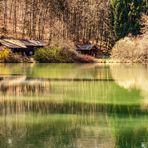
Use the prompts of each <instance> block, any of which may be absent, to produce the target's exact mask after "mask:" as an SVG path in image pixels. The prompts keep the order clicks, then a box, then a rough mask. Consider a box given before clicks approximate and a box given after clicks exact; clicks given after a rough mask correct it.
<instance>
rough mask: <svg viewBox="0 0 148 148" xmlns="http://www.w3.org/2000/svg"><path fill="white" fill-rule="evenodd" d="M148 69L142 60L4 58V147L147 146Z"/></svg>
mask: <svg viewBox="0 0 148 148" xmlns="http://www.w3.org/2000/svg"><path fill="white" fill-rule="evenodd" d="M2 69H3V70H2ZM147 74H148V70H147V68H146V67H143V66H141V65H135V66H131V65H130V66H127V65H122V66H121V65H120V66H118V65H114V66H106V65H96V64H95V65H90V64H88V65H78V64H37V65H29V64H28V65H23V64H21V65H20V64H18V65H10V64H8V65H7V64H6V65H3V64H2V65H1V69H0V147H4V148H5V147H7V148H9V147H14V148H20V147H23V148H94V147H96V148H97V147H98V148H130V147H133V148H139V147H148V116H147V115H148V110H147V109H146V108H147V107H146V105H145V101H144V100H145V99H147V98H148V93H147V89H146V87H147V84H148V79H147ZM142 82H143V83H142Z"/></svg>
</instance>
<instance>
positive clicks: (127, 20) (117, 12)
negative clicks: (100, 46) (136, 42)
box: [110, 0, 145, 39]
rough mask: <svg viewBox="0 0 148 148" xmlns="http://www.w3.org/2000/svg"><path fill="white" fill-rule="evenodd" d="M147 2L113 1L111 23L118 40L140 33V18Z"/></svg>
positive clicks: (143, 0)
mask: <svg viewBox="0 0 148 148" xmlns="http://www.w3.org/2000/svg"><path fill="white" fill-rule="evenodd" d="M144 5H145V0H111V1H110V6H111V23H112V28H113V32H114V34H115V36H116V39H120V38H122V37H124V36H126V35H128V34H129V33H132V34H133V35H136V34H138V33H139V32H140V16H141V12H142V11H143V10H144V9H143V6H144Z"/></svg>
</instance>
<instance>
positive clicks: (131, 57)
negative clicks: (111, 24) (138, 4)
mask: <svg viewBox="0 0 148 148" xmlns="http://www.w3.org/2000/svg"><path fill="white" fill-rule="evenodd" d="M143 21H144V28H142V30H143V35H141V36H137V37H125V38H123V39H120V40H119V41H118V42H117V43H116V44H115V46H114V47H113V49H112V59H116V60H120V61H121V62H138V63H147V62H148V44H147V40H148V30H147V27H148V17H147V16H145V15H144V16H143Z"/></svg>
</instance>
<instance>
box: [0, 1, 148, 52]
mask: <svg viewBox="0 0 148 148" xmlns="http://www.w3.org/2000/svg"><path fill="white" fill-rule="evenodd" d="M147 3H148V2H147V0H122V1H120V0H73V1H69V0H0V24H1V25H0V34H1V36H8V37H14V38H30V39H39V40H44V41H45V42H46V43H48V44H55V43H56V42H58V41H63V40H71V41H79V40H82V39H85V40H93V41H94V42H97V43H98V44H99V45H100V46H101V47H103V48H106V49H111V47H112V46H113V44H114V43H115V41H116V40H118V39H120V38H121V37H124V36H126V35H128V33H129V32H131V33H132V34H137V33H139V31H140V23H139V22H140V16H141V12H143V11H145V12H146V10H147V5H148V4H147Z"/></svg>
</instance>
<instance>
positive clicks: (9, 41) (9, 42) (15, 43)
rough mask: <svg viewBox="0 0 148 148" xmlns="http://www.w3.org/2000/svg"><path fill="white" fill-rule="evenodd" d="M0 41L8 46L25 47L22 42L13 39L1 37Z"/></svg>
mask: <svg viewBox="0 0 148 148" xmlns="http://www.w3.org/2000/svg"><path fill="white" fill-rule="evenodd" d="M0 43H1V44H2V45H3V46H6V47H8V48H27V47H26V46H25V45H24V44H23V43H22V42H20V41H19V40H14V39H1V40H0Z"/></svg>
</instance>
